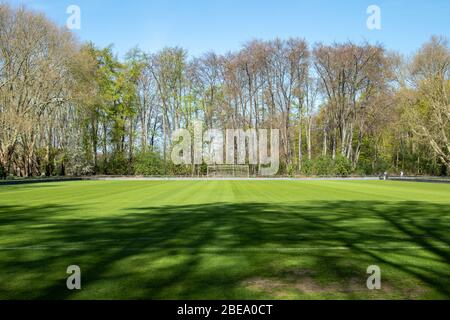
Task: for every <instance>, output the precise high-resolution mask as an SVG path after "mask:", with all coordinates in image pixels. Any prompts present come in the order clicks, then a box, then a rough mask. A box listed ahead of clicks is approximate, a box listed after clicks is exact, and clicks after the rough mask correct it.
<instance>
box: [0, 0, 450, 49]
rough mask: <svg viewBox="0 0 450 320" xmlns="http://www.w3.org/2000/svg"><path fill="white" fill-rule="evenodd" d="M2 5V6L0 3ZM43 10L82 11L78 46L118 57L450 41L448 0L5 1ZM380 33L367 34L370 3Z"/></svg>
mask: <svg viewBox="0 0 450 320" xmlns="http://www.w3.org/2000/svg"><path fill="white" fill-rule="evenodd" d="M0 1H1V0H0ZM4 2H8V3H10V4H13V5H18V4H20V3H23V4H25V5H26V7H28V8H30V9H34V10H37V11H43V12H45V13H46V15H47V16H48V17H50V18H51V19H52V20H54V21H55V22H57V23H58V24H60V25H64V24H65V23H66V20H67V18H68V14H67V13H66V9H67V7H68V6H69V5H72V4H74V5H78V6H79V7H80V9H81V23H82V25H81V30H77V31H76V32H75V33H76V34H77V35H78V37H79V39H81V40H91V41H93V42H94V43H96V44H97V45H98V46H107V45H109V44H111V43H113V44H114V48H115V50H116V51H117V52H118V53H119V54H120V55H121V56H122V55H123V54H124V53H125V52H126V51H127V50H128V49H130V48H132V47H134V46H136V45H138V46H139V47H140V48H142V49H144V50H146V51H150V52H154V51H157V50H159V49H161V48H163V47H165V46H181V47H183V48H185V49H187V50H188V52H189V53H190V54H191V55H200V54H202V53H205V52H207V51H211V50H213V51H216V52H218V53H225V52H227V51H230V50H231V51H232V50H236V49H238V48H239V47H240V46H241V45H242V44H243V43H244V42H246V41H248V40H252V39H273V38H275V37H280V38H288V37H301V38H305V39H306V40H307V41H308V42H309V43H311V44H313V43H315V42H318V41H323V42H326V43H330V42H333V41H346V40H354V41H362V40H368V41H369V42H372V43H374V42H381V43H383V44H384V45H385V46H386V47H387V48H388V49H393V50H398V51H400V52H401V53H404V54H409V53H412V52H414V51H415V50H416V49H418V48H419V47H420V45H421V44H422V43H424V42H425V41H426V40H428V39H429V38H430V36H431V35H433V34H439V35H445V36H450V1H449V0H409V1H407V0H370V1H367V0H335V1H332V0H165V1H163V0H7V1H4ZM372 4H375V5H378V6H379V7H380V8H381V17H382V20H381V23H382V29H381V30H372V31H370V30H368V29H367V27H366V20H367V18H368V14H367V13H366V10H367V7H368V6H369V5H372Z"/></svg>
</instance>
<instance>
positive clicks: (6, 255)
mask: <svg viewBox="0 0 450 320" xmlns="http://www.w3.org/2000/svg"><path fill="white" fill-rule="evenodd" d="M80 210H83V208H82V207H73V206H56V205H48V206H35V207H33V206H25V205H24V206H0V232H1V233H0V257H1V259H0V273H1V275H0V278H3V280H2V282H0V297H2V298H40V299H65V298H77V297H93V298H106V299H109V298H153V299H165V298H172V299H177V298H186V299H190V298H200V299H202V298H205V299H206V298H209V299H213V298H219V299H228V298H289V297H296V298H304V297H308V295H310V294H313V295H314V294H317V295H320V297H323V298H327V297H335V296H334V295H333V294H334V293H333V291H337V292H338V294H339V296H338V297H339V298H384V297H387V296H389V297H394V298H423V297H427V295H426V294H427V292H428V293H429V292H430V291H431V293H433V297H436V296H437V297H439V298H449V297H450V282H449V279H450V235H449V232H448V231H449V227H450V208H449V207H448V206H447V205H443V204H442V205H440V204H430V203H424V202H399V203H384V202H369V201H353V202H345V201H337V202H333V201H321V202H310V203H302V204H289V205H282V204H268V203H267V204H266V203H242V204H229V203H215V204H204V205H180V206H165V207H140V208H139V207H136V208H128V209H126V211H125V212H122V214H121V215H115V216H108V215H101V214H99V215H98V217H93V216H92V215H88V216H86V218H80V216H79V215H78V214H77V213H78V212H80ZM81 217H82V216H81ZM164 261H168V262H167V263H163V262H164ZM285 261H289V263H283V262H285ZM297 263H298V265H296V264H297ZM71 264H79V265H80V266H81V268H82V273H83V290H82V291H81V292H80V293H74V292H71V291H69V290H67V289H66V287H65V279H66V277H67V275H66V274H65V268H66V267H67V266H68V265H71ZM372 264H377V265H380V266H381V267H382V270H386V275H387V276H386V277H385V278H383V279H384V280H383V281H386V282H387V283H388V288H389V290H390V291H389V292H387V294H388V295H385V296H383V294H382V293H381V294H378V295H373V294H372V293H368V292H367V291H368V290H367V288H365V279H366V278H367V275H366V268H367V266H368V265H372ZM390 275H392V277H391V278H390ZM8 279H10V281H13V280H11V279H19V280H20V281H19V284H17V285H11V284H10V285H6V282H7V281H8ZM402 279H407V281H406V282H403V280H402ZM5 281H6V282H5ZM355 281H356V282H357V283H358V286H355V285H354V282H355ZM114 283H117V286H118V287H119V288H121V290H120V291H119V292H117V291H114V290H113V291H108V288H109V286H112V287H114ZM304 283H307V284H309V286H308V287H305V285H304ZM330 283H332V284H333V285H332V286H330V285H329V284H330ZM383 283H385V282H383ZM405 283H406V284H405ZM408 286H414V287H412V288H411V287H408ZM103 287H105V289H103ZM122 287H123V288H122ZM417 288H419V289H421V288H422V289H423V291H421V290H416V289H417ZM115 290H117V287H116V288H115ZM283 292H285V293H286V295H284V293H283ZM384 293H386V292H384Z"/></svg>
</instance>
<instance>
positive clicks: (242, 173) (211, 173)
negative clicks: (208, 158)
mask: <svg viewBox="0 0 450 320" xmlns="http://www.w3.org/2000/svg"><path fill="white" fill-rule="evenodd" d="M207 175H208V178H229V177H236V178H248V177H250V167H249V166H248V165H210V166H208V167H207Z"/></svg>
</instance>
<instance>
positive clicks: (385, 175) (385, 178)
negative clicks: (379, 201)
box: [383, 171, 388, 180]
mask: <svg viewBox="0 0 450 320" xmlns="http://www.w3.org/2000/svg"><path fill="white" fill-rule="evenodd" d="M387 176H388V173H387V171H385V172H384V175H383V177H384V180H387Z"/></svg>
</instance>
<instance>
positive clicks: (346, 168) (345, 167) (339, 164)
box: [333, 155, 352, 177]
mask: <svg viewBox="0 0 450 320" xmlns="http://www.w3.org/2000/svg"><path fill="white" fill-rule="evenodd" d="M351 173H352V164H351V162H350V160H348V159H347V158H346V157H344V156H343V155H338V156H336V159H335V160H334V168H333V174H334V175H336V176H343V177H346V176H349V175H350V174H351Z"/></svg>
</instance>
